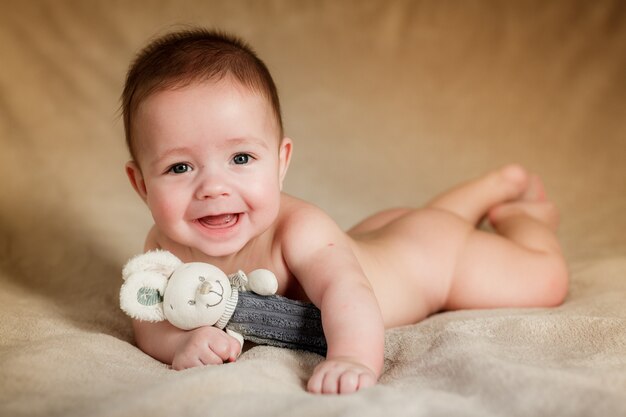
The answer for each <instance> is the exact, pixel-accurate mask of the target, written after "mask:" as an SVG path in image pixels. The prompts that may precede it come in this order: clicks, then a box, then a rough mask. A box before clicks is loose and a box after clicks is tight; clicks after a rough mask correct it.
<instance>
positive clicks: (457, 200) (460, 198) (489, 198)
mask: <svg viewBox="0 0 626 417" xmlns="http://www.w3.org/2000/svg"><path fill="white" fill-rule="evenodd" d="M530 178H531V177H530V176H529V174H528V173H527V172H526V170H525V169H524V168H522V167H521V166H519V165H515V164H512V165H507V166H505V167H503V168H501V169H498V170H494V171H491V172H489V173H487V174H485V175H484V176H482V177H479V178H476V179H474V180H471V181H468V182H466V183H463V184H460V185H458V186H456V187H454V188H452V189H451V190H449V191H447V192H445V193H443V194H441V195H439V196H437V197H435V198H434V199H433V200H432V201H431V202H430V203H428V204H427V207H431V208H439V209H442V210H446V211H449V212H452V213H454V214H456V215H458V216H460V217H462V218H464V219H465V220H467V221H469V222H470V223H472V224H477V223H478V222H479V221H480V220H481V219H482V218H483V217H484V216H485V215H486V214H487V212H488V211H489V210H490V209H491V208H492V207H494V206H496V205H498V204H501V203H503V202H505V201H511V200H515V199H518V198H519V197H520V196H522V195H523V193H524V192H525V191H526V190H527V188H528V184H529V180H530Z"/></svg>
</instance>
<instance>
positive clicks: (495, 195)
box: [348, 164, 530, 236]
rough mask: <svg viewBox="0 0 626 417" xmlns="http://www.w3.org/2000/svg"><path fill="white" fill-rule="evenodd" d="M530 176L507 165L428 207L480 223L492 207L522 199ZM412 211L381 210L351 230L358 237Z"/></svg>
mask: <svg viewBox="0 0 626 417" xmlns="http://www.w3.org/2000/svg"><path fill="white" fill-rule="evenodd" d="M529 178H530V176H529V175H528V173H527V172H526V170H525V169H524V168H522V167H521V166H519V165H514V164H512V165H507V166H505V167H503V168H501V169H499V170H495V171H491V172H489V173H487V174H486V175H484V176H482V177H480V178H476V179H474V180H471V181H468V182H466V183H463V184H460V185H458V186H456V187H454V188H452V189H451V190H449V191H447V192H445V193H443V194H440V195H439V196H437V197H435V198H434V199H433V200H432V201H430V202H429V203H428V204H427V205H426V207H430V208H437V209H441V210H446V211H449V212H451V213H454V214H456V215H457V216H460V217H462V218H463V219H465V220H467V221H468V222H470V223H472V224H477V223H478V222H479V221H480V220H481V219H482V217H483V216H484V215H485V214H486V213H487V212H488V211H489V209H491V208H492V207H494V206H496V205H498V204H500V203H503V202H505V201H509V200H514V199H516V198H519V197H520V195H522V194H523V193H524V192H525V190H526V188H527V185H528V182H529ZM412 211H414V209H412V208H393V209H389V210H384V211H381V212H379V213H376V214H374V215H372V216H370V217H368V218H366V219H365V220H363V221H362V222H360V223H358V224H357V225H355V226H354V227H352V228H351V229H350V230H348V233H349V234H350V235H351V236H358V235H362V234H366V233H369V232H372V231H375V230H378V229H380V228H382V227H384V226H386V225H388V224H389V223H391V222H392V221H394V220H396V219H399V218H400V217H402V216H404V215H405V214H408V213H410V212H412Z"/></svg>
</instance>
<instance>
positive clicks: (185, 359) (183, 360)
mask: <svg viewBox="0 0 626 417" xmlns="http://www.w3.org/2000/svg"><path fill="white" fill-rule="evenodd" d="M202 365H203V363H202V362H201V361H200V358H198V357H197V356H191V355H188V354H178V355H175V356H174V359H173V360H172V369H174V370H175V371H182V370H183V369H189V368H194V367H196V366H202Z"/></svg>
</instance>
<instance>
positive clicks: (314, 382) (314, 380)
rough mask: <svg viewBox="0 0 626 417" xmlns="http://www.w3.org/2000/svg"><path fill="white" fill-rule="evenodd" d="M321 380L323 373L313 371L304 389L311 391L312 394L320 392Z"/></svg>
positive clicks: (322, 379)
mask: <svg viewBox="0 0 626 417" xmlns="http://www.w3.org/2000/svg"><path fill="white" fill-rule="evenodd" d="M323 381H324V373H322V372H316V371H314V372H313V375H312V376H311V378H309V382H308V384H307V386H306V389H307V390H308V391H309V392H312V393H313V394H321V393H322V382H323Z"/></svg>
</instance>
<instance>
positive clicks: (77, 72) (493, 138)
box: [0, 1, 626, 256]
mask: <svg viewBox="0 0 626 417" xmlns="http://www.w3.org/2000/svg"><path fill="white" fill-rule="evenodd" d="M60 3H64V4H65V5H68V6H71V7H59V4H60ZM123 4H124V5H123V6H122V3H120V4H116V3H111V2H108V1H107V2H104V1H85V2H82V1H75V2H71V1H70V2H58V1H50V2H45V1H28V2H18V3H14V2H10V3H8V2H4V6H3V7H2V9H3V12H2V13H1V15H2V16H1V17H0V36H1V39H2V42H1V44H0V48H2V49H1V50H0V53H1V56H3V57H4V58H3V60H2V61H3V63H2V66H1V69H0V88H1V93H2V95H1V96H0V97H1V99H0V100H1V101H0V105H1V106H2V107H1V109H2V116H0V117H1V119H0V120H1V121H2V123H1V124H0V129H2V130H1V135H0V140H1V141H2V150H3V151H2V152H3V154H4V157H3V164H2V165H1V167H0V169H1V170H2V178H3V180H2V188H3V190H2V195H5V196H11V198H8V199H7V201H3V205H2V206H3V207H2V208H3V210H2V218H3V219H5V223H6V222H8V223H11V224H13V225H14V226H15V223H16V221H17V222H18V223H19V222H20V221H27V222H29V223H33V222H34V223H37V222H41V225H40V227H38V228H37V230H38V231H37V233H47V232H46V231H47V230H48V229H50V228H51V227H53V226H52V225H51V224H50V223H51V222H52V223H59V225H62V226H61V228H63V229H66V228H70V229H75V230H76V232H77V233H79V234H80V233H82V231H89V235H90V237H89V238H88V239H89V240H90V241H91V243H93V244H95V245H105V246H107V248H108V249H110V250H112V251H114V253H116V254H120V255H121V254H128V253H132V252H135V251H137V250H139V249H140V248H141V240H142V239H143V232H144V230H145V229H147V228H148V227H149V223H150V219H149V215H148V212H147V211H146V210H145V209H144V208H142V207H141V203H140V201H139V200H138V199H137V198H135V197H134V196H133V195H132V191H131V189H130V187H129V186H128V184H127V183H126V180H125V177H124V173H123V164H124V162H125V161H126V159H127V156H126V150H125V149H124V146H123V135H122V126H121V120H120V119H119V117H118V114H117V109H118V106H119V101H118V97H119V94H120V91H121V89H122V85H123V78H124V75H125V71H126V68H127V66H128V64H129V62H130V60H131V59H132V58H133V55H134V53H135V52H136V51H137V50H138V49H139V48H141V47H142V46H143V45H144V44H145V42H146V41H147V40H148V39H150V38H151V37H153V36H155V35H158V34H163V33H165V32H167V31H169V30H173V29H176V28H180V27H183V26H184V25H202V26H209V27H220V28H223V29H225V30H229V31H233V32H235V33H237V34H239V35H240V36H242V37H243V38H244V39H246V40H247V41H248V42H249V43H251V44H252V45H253V47H254V48H255V49H256V50H257V51H258V53H259V54H260V56H261V57H262V58H263V59H264V60H265V62H266V63H267V64H268V66H269V67H270V69H271V71H272V72H273V74H274V77H275V80H276V83H277V84H278V87H279V91H280V94H281V97H282V105H283V109H284V117H285V124H286V131H287V134H288V135H290V136H291V137H292V138H293V139H294V140H295V143H296V147H295V156H294V160H293V164H292V166H291V170H290V173H289V176H288V180H287V185H286V188H287V191H288V192H290V193H292V194H295V195H297V196H300V197H303V198H305V199H308V200H310V201H313V202H314V203H316V204H318V205H320V206H322V207H323V208H325V209H326V210H328V211H329V212H330V213H331V214H332V215H333V216H334V218H335V219H336V220H337V221H338V222H339V223H340V224H341V225H342V226H344V227H349V226H350V225H352V224H353V223H355V222H356V221H358V220H359V219H361V218H362V217H364V216H366V215H368V214H370V213H372V212H373V211H375V210H379V209H383V208H386V207H390V206H396V205H419V204H421V203H423V202H424V201H425V200H427V199H428V198H430V197H431V196H433V195H434V194H435V193H437V192H439V191H441V190H443V189H444V188H446V187H448V186H450V185H452V184H454V183H456V182H458V181H460V180H463V179H466V178H469V177H472V176H475V175H478V174H480V173H482V172H484V171H485V170H487V169H490V168H492V167H496V166H498V165H501V164H503V163H507V162H510V161H518V162H521V163H523V164H525V165H526V166H528V167H529V168H530V169H532V170H535V171H537V172H538V173H539V174H541V175H542V176H543V177H544V178H545V182H546V184H547V187H548V191H549V192H550V194H551V195H552V196H553V198H554V199H555V200H556V201H557V202H558V205H559V206H560V207H561V209H562V210H563V226H564V227H563V233H564V237H565V241H566V247H567V250H568V253H570V254H571V255H572V256H576V255H577V254H579V253H581V252H587V251H589V250H593V249H592V247H593V246H596V245H598V244H609V245H612V244H615V243H620V244H623V242H624V240H623V239H621V237H620V236H618V237H617V238H619V239H618V241H617V242H616V241H614V240H610V241H609V240H607V241H604V240H603V241H598V242H581V241H580V239H581V238H583V237H585V236H587V235H588V234H589V232H590V231H592V230H594V229H595V228H597V227H598V223H597V222H598V219H606V218H607V217H613V218H615V221H616V222H618V224H619V225H620V226H624V222H623V221H622V219H621V218H622V217H623V215H622V213H624V212H625V210H624V209H625V203H624V200H625V199H621V201H620V202H619V204H612V205H606V204H604V202H605V201H607V200H611V201H612V202H613V203H615V196H616V194H624V190H626V181H625V175H624V172H625V171H624V169H623V168H622V166H623V165H624V163H623V159H624V155H626V126H625V123H624V120H625V119H626V114H625V113H626V106H625V105H624V97H625V96H626V81H625V77H624V74H625V73H626V53H625V52H626V51H625V50H624V38H625V36H626V30H625V29H624V22H625V20H624V12H623V7H622V5H623V3H621V2H606V1H605V2H584V1H583V2H558V1H557V2H542V1H535V2H532V1H522V2H498V1H493V2H479V1H468V2H458V3H452V4H450V3H447V2H419V1H407V2H403V1H391V2H360V1H354V2H346V1H343V2H331V1H328V2H318V1H303V2H289V1H284V2H281V1H272V2H257V1H249V2H241V1H235V2H184V1H183V2H167V1H141V2H130V3H128V4H126V3H123ZM9 5H10V7H9ZM290 9H293V11H291V10H290ZM346 27H348V28H349V29H350V30H346ZM59 197H61V198H59ZM18 213H19V214H18ZM44 213H45V214H44ZM130 225H132V228H130V229H129V226H130ZM68 232H69V230H68ZM52 233H55V232H52ZM602 239H609V238H608V237H603V238H602Z"/></svg>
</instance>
